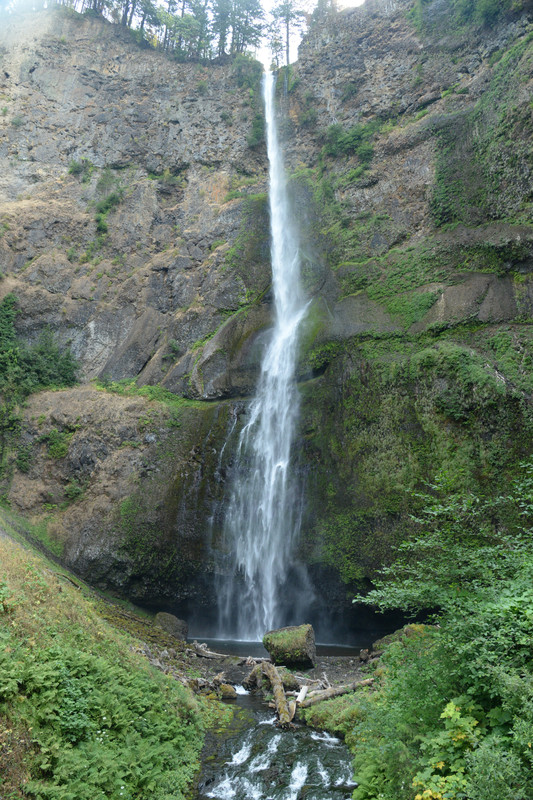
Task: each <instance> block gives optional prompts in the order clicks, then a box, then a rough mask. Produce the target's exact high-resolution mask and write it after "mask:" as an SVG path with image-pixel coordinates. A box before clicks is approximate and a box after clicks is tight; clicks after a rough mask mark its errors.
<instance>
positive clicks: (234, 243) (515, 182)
mask: <svg viewBox="0 0 533 800" xmlns="http://www.w3.org/2000/svg"><path fill="white" fill-rule="evenodd" d="M412 7H413V3H412V2H410V0H367V3H366V5H365V6H363V7H362V8H360V9H354V10H350V11H346V12H342V13H341V14H338V15H335V16H332V17H328V18H325V19H323V20H322V21H321V22H320V24H315V26H314V27H313V28H312V29H311V31H310V32H309V34H308V36H307V37H306V39H305V40H304V42H303V44H302V47H301V49H300V57H299V61H298V63H297V64H296V65H294V67H293V68H292V69H291V73H290V76H289V81H288V89H289V91H288V95H287V96H286V97H283V96H280V108H281V113H282V114H283V117H282V119H283V120H284V131H285V139H286V149H287V159H288V164H289V167H290V170H291V187H292V191H293V194H294V199H295V202H296V204H297V206H298V208H299V210H300V218H301V227H302V234H303V242H304V245H303V256H304V265H305V279H306V285H307V290H308V292H309V294H310V296H311V297H312V298H313V301H312V304H311V309H310V313H309V318H308V322H307V326H306V331H305V335H304V342H303V345H302V352H301V358H300V379H301V392H302V395H303V401H304V402H303V410H302V419H301V426H300V432H299V438H298V446H297V447H296V454H297V455H296V463H295V468H297V469H298V470H299V472H300V474H301V477H302V481H303V483H304V484H305V485H306V491H307V495H306V496H307V503H306V509H307V510H306V520H305V525H304V535H303V539H302V553H305V558H306V560H307V561H309V562H311V563H312V564H313V567H312V570H313V571H314V576H315V581H316V585H317V587H318V591H319V592H320V591H326V592H327V594H328V597H329V598H330V600H331V602H333V601H332V598H334V597H336V598H337V601H338V603H339V604H340V605H342V603H343V602H344V596H345V588H344V586H345V584H347V585H348V587H350V586H353V585H354V582H357V581H361V580H362V579H364V578H365V577H368V576H371V575H372V573H373V570H375V568H376V566H377V565H379V564H380V563H383V562H384V561H386V560H387V558H388V557H389V556H390V548H391V546H392V545H393V544H394V543H395V542H396V541H398V540H399V539H400V538H401V536H403V535H404V533H405V530H406V527H408V526H409V524H410V523H409V517H408V514H409V512H410V511H412V510H413V508H414V507H415V505H416V502H415V501H413V500H412V497H411V493H412V491H413V490H416V489H417V488H419V487H420V486H421V485H422V483H423V482H424V481H434V480H436V479H438V480H441V481H446V482H447V484H448V485H449V486H459V485H461V486H466V487H478V488H479V487H481V488H482V489H484V490H487V491H488V490H489V489H490V487H491V486H493V485H494V484H496V483H499V482H501V481H504V480H505V478H506V476H507V475H508V474H511V473H512V470H513V468H514V465H515V464H516V462H517V461H518V460H519V459H520V458H521V457H522V456H523V455H524V454H526V453H527V452H529V450H530V445H531V413H530V399H531V391H532V388H533V387H532V386H531V334H530V325H529V323H530V320H531V313H532V305H533V288H532V285H531V281H530V275H531V270H532V267H533V255H532V250H533V226H532V224H531V223H532V218H531V200H532V197H531V170H532V156H531V127H532V121H533V120H532V112H531V101H532V75H531V58H532V44H531V39H532V36H533V35H532V30H533V28H532V23H531V19H530V17H529V16H528V13H527V10H526V11H524V10H523V11H522V12H521V13H518V12H516V13H514V14H509V15H507V16H502V17H501V18H500V20H499V22H498V23H497V24H495V25H494V26H492V27H491V28H487V27H482V26H475V25H472V24H470V25H468V26H466V25H464V26H462V27H461V26H457V25H454V24H452V22H451V21H450V17H449V15H447V3H446V2H444V0H432V2H429V3H426V4H424V17H423V18H420V17H415V16H414V15H413V13H412ZM448 10H449V9H448ZM0 44H1V47H2V50H1V58H2V64H1V65H0V66H1V72H0V80H1V82H2V86H1V87H0V91H1V92H2V95H3V100H2V104H3V106H4V110H3V111H2V116H1V117H0V126H1V128H0V131H1V133H0V159H1V162H2V170H1V172H0V192H1V208H0V226H1V232H2V233H1V238H0V259H1V262H2V272H3V273H4V277H3V280H2V281H1V282H0V294H1V295H2V296H4V295H6V294H7V293H9V292H14V293H15V294H16V296H17V298H18V305H19V308H20V313H19V316H18V318H17V326H18V332H19V334H20V335H21V336H22V337H25V338H26V339H29V340H33V339H35V338H36V337H37V336H38V334H39V332H40V331H41V330H43V328H45V327H50V328H51V329H52V330H53V331H54V332H55V333H56V335H57V336H58V337H59V340H60V341H61V342H62V343H63V344H64V345H67V343H68V344H69V345H70V347H71V348H72V351H73V352H74V354H75V355H76V357H77V358H78V359H79V363H80V377H81V385H80V386H79V387H77V388H74V389H70V390H68V391H64V392H54V393H50V392H46V393H41V394H37V395H34V396H32V398H31V399H30V401H29V403H28V406H27V408H26V409H25V425H24V428H23V431H22V434H21V437H20V440H19V442H18V443H17V444H16V445H15V447H14V448H13V450H12V452H11V454H10V456H9V459H8V464H6V466H5V468H4V477H3V480H4V491H5V492H6V495H7V497H8V499H9V501H10V503H11V505H12V507H13V508H14V509H16V510H18V511H20V512H22V513H24V514H25V515H27V516H30V517H31V518H32V519H33V520H34V522H35V525H36V533H38V534H39V535H41V537H44V538H46V541H47V542H48V544H49V545H51V546H55V547H56V550H57V552H58V553H59V552H60V553H61V557H62V558H63V559H65V561H66V562H67V563H69V565H71V566H72V567H73V568H74V569H77V570H78V571H79V572H80V573H82V574H83V575H85V576H87V577H89V578H92V580H94V581H95V582H97V583H99V584H100V585H104V586H107V587H109V588H112V589H114V590H118V591H122V592H124V593H127V594H129V595H130V596H131V597H134V598H135V599H137V600H138V601H140V602H144V603H150V604H152V605H154V606H165V607H167V608H175V607H177V606H178V604H179V603H182V602H184V601H185V600H187V599H188V600H191V598H196V599H197V600H203V601H205V602H207V603H208V604H209V603H212V587H213V581H212V574H213V570H214V569H215V568H216V566H215V565H216V551H217V543H218V536H219V527H220V520H221V514H222V511H221V509H222V499H223V496H224V483H225V477H226V473H227V470H228V469H231V462H232V443H233V441H234V439H232V438H231V437H230V439H229V442H228V446H227V447H225V448H224V443H225V442H226V440H227V437H228V434H229V433H230V432H231V431H234V433H233V436H234V435H235V432H236V431H237V430H238V425H239V421H238V420H239V416H240V414H241V412H242V410H243V409H244V406H245V402H246V397H247V396H248V395H249V394H250V392H251V390H252V387H253V386H254V383H255V379H256V375H257V365H258V358H259V354H260V352H261V333H262V331H263V330H264V329H265V327H266V326H267V325H268V322H269V296H268V290H269V270H268V253H267V249H268V226H267V211H266V205H265V175H266V156H265V153H264V151H263V148H262V145H261V143H260V142H258V141H257V140H256V139H255V140H254V138H253V136H252V135H251V134H252V125H253V122H254V118H255V117H256V115H257V110H258V106H257V93H258V73H257V68H256V67H254V65H253V63H246V64H242V63H241V64H240V65H209V66H204V65H200V64H178V63H173V62H171V61H169V60H168V59H166V58H165V57H163V56H162V55H160V54H157V53H154V52H151V51H149V50H143V49H140V48H139V47H138V46H137V45H136V44H135V43H134V42H132V41H131V40H130V39H129V38H128V37H127V36H125V35H124V34H123V33H122V32H121V31H119V30H118V29H117V27H115V26H112V25H110V24H108V23H105V22H103V21H102V20H98V19H92V18H87V17H79V16H77V15H74V14H72V13H69V12H66V11H65V10H62V9H56V10H51V11H47V12H40V13H34V14H30V15H27V16H24V17H20V18H13V19H12V20H11V21H10V23H9V24H8V25H7V26H6V27H5V28H4V29H3V31H2V34H1V37H0ZM250 145H252V146H250ZM94 378H99V379H100V384H99V385H98V386H94V385H93V386H90V385H89V384H88V382H89V381H90V380H91V379H94ZM119 381H120V382H121V383H118V382H119ZM143 387H144V388H143ZM58 437H59V440H60V442H61V443H62V447H61V446H60V447H59V448H54V447H53V443H54V442H55V441H57V439H58ZM21 449H22V452H23V453H26V454H27V458H26V459H20V458H19V455H20V452H21ZM17 464H18V465H19V466H17ZM20 466H22V467H23V469H20V468H19V467H20ZM324 587H325V588H324Z"/></svg>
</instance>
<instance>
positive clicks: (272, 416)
mask: <svg viewBox="0 0 533 800" xmlns="http://www.w3.org/2000/svg"><path fill="white" fill-rule="evenodd" d="M263 93H264V103H265V117H266V132H267V150H268V160H269V200H270V227H271V261H272V290H273V298H274V325H273V328H272V331H271V333H270V339H269V342H268V345H267V347H266V349H265V352H264V356H263V360H262V364H261V373H260V377H259V381H258V386H257V392H256V396H255V398H254V400H253V402H252V403H251V406H250V410H249V417H248V421H247V423H246V425H245V426H244V428H243V430H242V432H241V434H240V438H239V444H238V448H237V454H236V458H237V460H238V464H237V469H236V472H237V477H236V480H235V483H234V486H233V489H232V494H231V497H230V501H229V505H228V508H227V513H226V517H225V522H224V540H225V543H226V545H225V546H226V547H227V549H228V552H229V558H230V559H231V562H232V564H231V566H232V570H230V572H232V577H229V578H228V579H226V581H225V585H224V586H223V587H222V588H221V592H220V604H221V607H220V611H221V624H220V632H221V634H222V635H225V636H227V637H231V638H239V639H250V640H258V639H261V638H262V636H263V634H264V633H265V631H267V630H269V629H271V628H273V627H275V626H276V625H278V624H279V613H280V593H281V590H282V588H283V584H284V583H285V582H286V580H287V576H288V572H289V569H290V567H291V557H292V554H293V550H294V545H295V542H296V540H297V537H298V533H299V527H300V511H299V498H298V492H297V487H296V486H295V481H294V477H293V476H292V475H291V470H290V455H291V443H292V439H293V435H294V428H295V424H296V419H297V416H298V408H299V399H298V392H297V389H296V386H295V369H296V359H297V347H298V333H299V329H300V324H301V322H302V320H303V318H304V316H305V312H306V301H305V299H304V296H303V292H302V289H301V286H300V263H299V248H298V236H297V232H296V228H295V226H294V223H293V216H292V212H291V208H290V203H289V199H288V194H287V186H286V178H285V170H284V166H283V157H282V153H281V149H280V145H279V141H278V132H277V125H276V117H275V102H274V101H275V77H274V75H273V74H272V73H271V72H267V73H266V74H265V76H264V78H263ZM239 577H240V578H241V579H239ZM243 587H244V588H243Z"/></svg>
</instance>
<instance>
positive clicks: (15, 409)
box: [0, 294, 76, 469]
mask: <svg viewBox="0 0 533 800" xmlns="http://www.w3.org/2000/svg"><path fill="white" fill-rule="evenodd" d="M16 302H17V301H16V298H15V296H14V295H13V294H8V295H6V296H5V297H4V298H3V300H2V301H1V302H0V468H1V469H3V467H4V457H5V454H6V449H7V446H8V445H9V444H10V443H11V442H12V441H14V440H15V439H16V437H17V436H18V434H19V429H20V414H19V404H20V403H21V402H22V401H23V400H24V398H25V397H27V396H28V395H29V394H31V393H32V392H36V391H38V390H39V389H44V388H48V387H60V386H72V385H73V384H74V383H75V381H76V362H75V360H74V358H73V357H72V355H71V353H70V352H69V351H64V352H63V351H61V350H60V349H59V347H58V345H57V344H56V342H55V339H54V336H53V334H52V332H51V331H49V330H45V331H43V332H42V334H41V336H40V337H39V339H38V340H37V342H35V344H33V345H28V344H26V343H25V342H21V341H20V340H19V339H17V336H16V332H15V318H16V315H17V309H16ZM20 461H21V463H23V464H24V463H26V458H22V457H21V459H20Z"/></svg>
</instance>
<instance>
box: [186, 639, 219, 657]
mask: <svg viewBox="0 0 533 800" xmlns="http://www.w3.org/2000/svg"><path fill="white" fill-rule="evenodd" d="M192 646H193V647H194V652H195V653H196V655H197V656H199V657H200V658H227V656H226V655H224V653H213V651H212V650H208V648H207V645H206V644H204V643H203V642H202V644H199V643H198V642H193V643H192Z"/></svg>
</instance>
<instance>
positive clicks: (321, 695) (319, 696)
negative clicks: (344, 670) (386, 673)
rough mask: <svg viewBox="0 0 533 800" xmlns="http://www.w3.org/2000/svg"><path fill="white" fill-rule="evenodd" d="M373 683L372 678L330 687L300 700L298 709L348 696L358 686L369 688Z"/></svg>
mask: <svg viewBox="0 0 533 800" xmlns="http://www.w3.org/2000/svg"><path fill="white" fill-rule="evenodd" d="M373 683H374V678H366V679H365V680H364V681H355V682H354V683H349V684H348V685H346V686H332V687H331V688H329V689H325V690H324V691H323V692H313V693H312V694H310V695H309V697H308V698H307V699H306V700H302V702H301V703H300V705H299V708H309V707H310V706H314V705H316V703H321V702H322V700H329V699H330V698H331V697H339V696H340V695H341V694H348V692H353V691H355V689H358V688H359V686H371V684H373Z"/></svg>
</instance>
